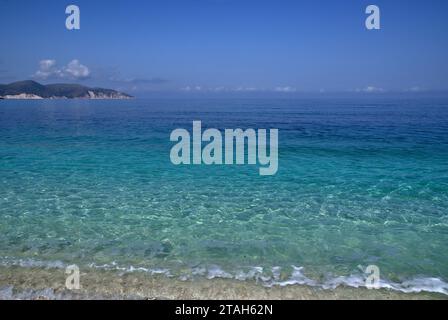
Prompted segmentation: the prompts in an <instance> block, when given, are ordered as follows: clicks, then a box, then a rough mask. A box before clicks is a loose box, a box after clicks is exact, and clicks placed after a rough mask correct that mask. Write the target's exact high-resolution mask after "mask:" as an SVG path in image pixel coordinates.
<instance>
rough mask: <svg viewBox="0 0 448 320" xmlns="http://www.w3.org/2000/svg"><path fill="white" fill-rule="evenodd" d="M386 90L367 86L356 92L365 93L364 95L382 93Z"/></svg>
mask: <svg viewBox="0 0 448 320" xmlns="http://www.w3.org/2000/svg"><path fill="white" fill-rule="evenodd" d="M385 91H386V90H384V89H383V88H378V87H374V86H367V87H365V88H363V89H356V90H355V92H364V93H381V92H385Z"/></svg>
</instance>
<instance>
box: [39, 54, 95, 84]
mask: <svg viewBox="0 0 448 320" xmlns="http://www.w3.org/2000/svg"><path fill="white" fill-rule="evenodd" d="M89 76H90V70H89V68H88V67H86V66H85V65H83V64H81V63H80V62H79V60H77V59H74V60H72V61H70V62H69V63H68V64H67V66H64V67H61V68H58V66H57V63H56V60H53V59H45V60H41V61H40V62H39V70H37V71H36V72H35V73H34V78H37V79H42V80H47V79H53V78H57V79H71V80H82V79H86V78H88V77H89Z"/></svg>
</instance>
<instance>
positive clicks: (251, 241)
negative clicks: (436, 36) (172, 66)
mask: <svg viewBox="0 0 448 320" xmlns="http://www.w3.org/2000/svg"><path fill="white" fill-rule="evenodd" d="M193 120H201V121H202V124H203V126H204V127H209V128H218V129H222V130H223V129H225V128H242V129H246V128H255V129H258V128H265V129H269V128H278V129H279V170H278V173H277V174H276V175H275V176H260V175H259V174H258V166H205V165H201V166H193V165H190V166H175V165H173V164H172V163H171V161H170V157H169V154H170V149H171V147H172V146H173V145H174V143H172V142H170V140H169V136H170V133H171V131H172V130H174V129H176V128H186V129H188V130H190V131H191V127H192V121H193ZM0 138H1V139H0V257H1V259H2V261H3V263H4V264H9V263H17V262H18V261H19V262H21V263H22V264H26V263H30V264H32V262H33V261H39V263H44V264H45V263H53V262H55V261H61V262H63V263H66V264H72V263H76V264H78V265H80V266H89V265H90V266H92V265H95V266H108V267H113V266H119V267H123V268H131V267H133V268H138V267H141V268H145V270H146V269H148V270H161V271H163V270H164V271H165V272H167V273H168V272H169V273H170V274H172V275H175V276H182V277H185V278H191V277H194V276H195V274H196V276H208V277H213V276H224V277H227V276H228V277H230V276H232V277H236V278H240V279H242V278H245V277H251V276H253V275H254V274H255V277H263V279H264V280H265V281H266V282H269V281H270V280H269V279H271V280H272V279H274V278H275V279H277V280H279V281H280V280H287V279H291V278H294V276H296V279H297V273H300V276H302V275H303V274H304V275H306V277H307V278H306V279H308V280H309V281H310V283H312V282H313V281H316V283H328V282H329V281H330V282H331V280H330V279H333V280H334V279H335V277H337V276H350V275H354V274H357V273H359V272H360V269H359V267H358V266H359V265H361V266H363V267H365V266H367V265H370V264H374V265H377V266H378V267H379V268H380V270H381V277H382V278H384V279H386V280H387V281H389V282H394V283H403V281H405V280H409V279H411V280H412V281H416V279H420V280H422V279H423V280H422V281H427V280H428V278H438V279H440V280H442V281H445V282H446V281H447V280H448V250H447V249H448V100H440V99H415V100H398V99H382V100H380V99H375V100H367V99H358V100H355V99H351V100H350V99H345V100H344V99H333V100H330V99H316V100H174V99H173V100H129V101H74V100H73V101H66V100H53V101H0ZM293 266H295V267H293ZM255 267H256V268H255ZM298 267H302V268H303V269H300V270H299V269H298ZM261 268H263V269H261ZM168 270H169V271H168ZM261 270H262V271H261ZM298 270H299V271H298ZM299 278H300V277H299ZM310 279H311V280H310ZM347 279H348V278H347ZM308 280H307V281H308ZM433 280H434V279H433ZM297 282H299V283H300V281H297ZM415 283H417V284H418V283H419V282H418V281H417V282H413V284H412V285H417V284H415ZM437 283H438V282H437ZM428 285H430V284H428ZM441 286H442V287H443V286H444V284H443V283H442V284H441ZM440 290H442V291H443V290H445V292H448V291H447V290H448V287H447V286H446V285H445V287H444V289H440V288H439V291H440Z"/></svg>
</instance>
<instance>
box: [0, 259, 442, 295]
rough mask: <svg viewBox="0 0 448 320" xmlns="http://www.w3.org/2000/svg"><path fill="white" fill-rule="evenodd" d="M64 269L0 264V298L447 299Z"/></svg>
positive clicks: (342, 288) (346, 288)
mask: <svg viewBox="0 0 448 320" xmlns="http://www.w3.org/2000/svg"><path fill="white" fill-rule="evenodd" d="M65 279H66V274H65V273H64V270H63V269H56V268H54V269H50V268H47V269H42V268H23V267H7V268H6V267H1V268H0V299H34V300H53V299H75V300H77V299H80V300H84V299H137V300H154V299H157V300H160V299H161V300H171V299H181V300H190V299H191V300H206V299H217V300H227V299H231V300H233V299H241V300H251V299H257V300H279V299H286V300H310V299H317V300H333V299H346V300H373V299H375V300H402V299H411V300H414V299H418V300H422V299H425V300H434V299H435V300H446V299H448V296H446V295H442V294H434V293H401V292H396V291H391V290H386V289H380V290H368V289H365V288H350V287H342V286H341V287H338V288H336V289H334V290H323V289H317V288H313V287H309V286H301V285H292V286H285V287H272V288H267V287H264V286H262V285H259V284H257V283H256V282H255V281H238V280H229V279H211V280H209V279H201V280H195V281H181V280H178V279H174V278H168V277H165V276H154V275H152V276H150V275H147V274H145V273H140V272H133V273H119V272H116V271H99V270H93V269H92V270H87V271H86V272H81V281H80V283H81V287H80V289H79V290H68V289H66V287H65Z"/></svg>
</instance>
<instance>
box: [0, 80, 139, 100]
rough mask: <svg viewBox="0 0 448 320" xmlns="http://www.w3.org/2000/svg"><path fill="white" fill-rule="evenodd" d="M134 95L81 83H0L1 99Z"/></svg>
mask: <svg viewBox="0 0 448 320" xmlns="http://www.w3.org/2000/svg"><path fill="white" fill-rule="evenodd" d="M130 98H132V96H130V95H128V94H126V93H122V92H118V91H115V90H112V89H103V88H89V87H85V86H82V85H79V84H66V83H60V84H49V85H43V84H40V83H38V82H36V81H32V80H27V81H19V82H14V83H10V84H0V99H29V100H31V99H130Z"/></svg>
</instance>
